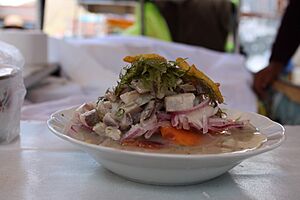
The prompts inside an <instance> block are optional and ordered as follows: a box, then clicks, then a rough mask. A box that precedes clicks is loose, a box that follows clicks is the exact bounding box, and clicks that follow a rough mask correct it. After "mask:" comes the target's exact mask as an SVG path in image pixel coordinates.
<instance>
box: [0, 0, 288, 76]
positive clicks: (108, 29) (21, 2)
mask: <svg viewBox="0 0 300 200" xmlns="http://www.w3.org/2000/svg"><path fill="white" fill-rule="evenodd" d="M233 3H234V4H235V5H236V6H237V9H239V12H240V13H239V17H238V24H239V28H238V37H239V40H240V41H239V45H240V48H241V51H242V52H243V53H244V54H245V55H247V62H246V66H247V67H248V69H249V70H250V71H252V72H257V71H258V70H260V69H262V68H263V67H264V66H266V65H267V63H268V58H269V56H270V49H271V46H272V42H273V40H274V37H275V35H276V32H277V29H278V25H279V23H280V19H281V16H282V14H283V12H284V10H285V7H286V5H287V3H288V1H287V0H262V1H260V0H241V1H238V0H236V1H233ZM237 4H239V5H237ZM136 5H137V2H135V1H105V0H104V1H101V0H100V1H97V0H64V1H60V0H50V1H45V5H43V7H44V19H43V30H44V32H45V33H47V34H48V35H49V36H52V37H57V38H72V37H74V38H77V37H80V38H87V37H88V38H91V37H101V36H105V35H110V34H121V33H122V32H124V31H125V30H126V29H128V28H129V27H130V26H131V25H133V24H134V22H135V20H136V19H135V14H134V11H135V7H136ZM40 9H42V8H41V2H40V1H39V0H1V1H0V27H1V28H4V26H5V22H6V23H16V24H18V25H20V26H22V27H23V28H24V29H40V28H41V22H40V17H41V16H40V14H39V13H40ZM230 39H232V38H228V40H229V44H228V49H229V50H230V48H232V47H230ZM228 49H227V50H228Z"/></svg>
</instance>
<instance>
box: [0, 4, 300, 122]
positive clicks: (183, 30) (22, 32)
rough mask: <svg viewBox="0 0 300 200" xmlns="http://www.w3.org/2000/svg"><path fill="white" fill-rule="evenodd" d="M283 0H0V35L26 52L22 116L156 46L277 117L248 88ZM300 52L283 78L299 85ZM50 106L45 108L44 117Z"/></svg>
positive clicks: (264, 57)
mask: <svg viewBox="0 0 300 200" xmlns="http://www.w3.org/2000/svg"><path fill="white" fill-rule="evenodd" d="M288 3H289V1H288V0H201V1H200V0H199V1H198V0H138V1H137V0H126V1H125V0H63V1H62V0H1V1H0V40H3V41H5V42H7V43H10V44H12V45H14V46H16V47H17V48H18V49H19V50H20V51H21V52H22V54H23V55H24V57H25V61H26V62H25V67H24V72H23V75H24V79H25V85H26V87H27V91H28V92H27V96H26V99H27V101H26V104H27V105H28V106H27V107H26V106H25V108H24V110H25V111H24V112H23V113H25V114H24V116H23V118H24V119H25V118H26V117H27V118H28V115H29V116H33V114H32V112H31V110H32V109H36V112H37V110H40V107H38V106H44V105H47V104H43V103H45V102H49V101H51V102H52V103H53V101H57V103H54V104H53V105H54V106H53V107H54V108H57V107H59V106H61V107H63V106H67V105H69V104H71V103H68V101H69V102H72V103H73V104H74V103H80V102H81V101H83V99H82V98H77V99H76V98H73V100H74V99H75V100H74V101H72V100H70V99H68V100H67V101H61V100H63V99H64V98H66V97H73V96H77V97H78V96H82V95H84V96H85V97H88V96H90V97H91V98H94V97H95V96H96V95H99V94H101V92H103V91H105V89H106V88H107V87H111V86H112V84H113V83H115V81H116V80H117V75H118V73H119V71H120V70H121V68H122V66H123V65H124V64H123V63H122V57H124V56H126V55H128V54H137V53H149V52H156V53H160V54H162V55H164V56H166V57H168V58H169V59H175V58H176V56H182V57H185V56H186V57H188V58H189V61H190V62H192V63H195V64H196V65H197V66H198V67H199V68H200V69H201V70H203V71H204V72H205V73H207V74H208V75H210V76H211V77H212V78H213V79H214V80H217V81H219V82H220V83H221V89H222V92H223V94H224V96H225V98H226V99H227V106H228V107H234V108H239V109H241V110H245V111H253V112H260V113H262V114H265V115H269V116H271V117H272V118H273V119H275V120H278V121H281V119H279V118H278V116H275V115H273V114H272V112H271V114H270V113H269V112H268V110H270V109H273V110H276V109H277V108H274V107H272V108H265V107H264V106H265V105H262V104H261V103H259V101H258V98H257V96H256V94H255V93H254V92H253V90H252V79H253V74H254V73H256V72H258V71H260V70H261V69H263V68H264V67H266V66H267V65H268V63H269V58H270V54H271V49H272V44H273V42H274V39H275V37H276V34H277V30H278V28H279V26H280V22H281V19H282V16H283V14H284V12H285V9H286V7H287V5H288ZM298 52H299V51H298ZM299 55H300V54H299V53H296V55H295V56H294V57H293V59H292V60H291V62H289V64H290V65H292V68H293V73H289V74H288V77H287V78H286V80H288V84H290V85H293V87H294V88H296V89H297V90H296V91H298V90H299V84H300V70H299V67H297V66H299V65H300V64H299V63H300V61H299V60H300V59H299V57H300V56H299ZM94 93H96V94H94ZM290 93H295V92H290ZM296 93H297V92H296ZM91 94H93V95H91ZM276 98H277V100H274V101H275V102H277V104H276V106H277V107H280V106H278V102H281V101H282V98H281V99H280V98H278V97H276ZM279 99H280V100H279ZM292 99H296V101H295V102H296V104H297V106H298V105H299V104H300V103H299V102H300V100H299V99H300V97H296V98H294V97H292ZM58 100H59V101H58ZM66 102H67V103H66ZM33 104H34V105H33ZM40 104H41V105H40ZM267 104H268V103H267ZM35 105H36V106H37V107H36V108H35V107H33V106H35ZM272 105H273V104H272ZM46 107H47V108H49V106H46ZM42 108H44V107H42ZM285 108H286V107H284V108H283V110H282V111H283V112H284V111H285ZM291 110H295V109H293V108H292V109H291ZM296 110H297V109H296ZM51 111H53V110H51V109H50V110H49V111H48V112H47V113H42V114H45V116H44V117H45V118H47V116H48V115H47V114H49V113H50V112H51ZM28 113H29V114H28ZM273 113H274V112H273ZM281 113H282V112H281ZM279 115H280V114H279ZM297 116H298V115H297ZM42 117H43V116H42ZM29 118H30V117H29ZM33 118H34V116H33ZM285 118H286V117H285ZM291 118H295V114H294V115H293V116H292V117H291ZM298 118H299V120H298V121H300V117H298ZM292 121H293V120H292ZM296 121H297V120H296ZM290 122H291V121H290ZM291 123H292V122H291Z"/></svg>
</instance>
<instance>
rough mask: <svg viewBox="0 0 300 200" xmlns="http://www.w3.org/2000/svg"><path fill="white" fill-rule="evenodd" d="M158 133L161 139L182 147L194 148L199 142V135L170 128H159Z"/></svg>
mask: <svg viewBox="0 0 300 200" xmlns="http://www.w3.org/2000/svg"><path fill="white" fill-rule="evenodd" d="M160 133H161V135H162V137H163V138H165V139H168V140H171V141H173V142H174V143H175V144H179V145H182V146H195V145H198V144H199V143H200V142H201V134H199V133H195V132H191V131H187V130H182V129H177V128H174V127H171V126H166V127H161V128H160Z"/></svg>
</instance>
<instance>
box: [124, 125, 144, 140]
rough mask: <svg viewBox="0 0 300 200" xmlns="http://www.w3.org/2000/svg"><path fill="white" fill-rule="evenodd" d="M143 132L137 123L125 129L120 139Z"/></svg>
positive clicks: (137, 135)
mask: <svg viewBox="0 0 300 200" xmlns="http://www.w3.org/2000/svg"><path fill="white" fill-rule="evenodd" d="M145 132H146V130H145V129H143V128H142V127H140V126H138V125H135V126H131V128H130V130H129V131H127V133H125V135H123V137H122V138H121V140H125V139H132V138H136V137H139V136H141V135H143V134H144V133H145Z"/></svg>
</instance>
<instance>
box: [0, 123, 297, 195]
mask: <svg viewBox="0 0 300 200" xmlns="http://www.w3.org/2000/svg"><path fill="white" fill-rule="evenodd" d="M299 132H300V126H294V127H292V126H287V127H286V134H287V140H286V141H285V143H284V144H283V145H282V146H281V147H279V148H278V149H275V150H273V151H271V152H268V153H265V154H262V155H259V156H256V157H253V158H251V159H248V160H246V161H244V162H242V163H241V164H240V165H238V166H237V167H235V168H234V169H232V170H230V171H229V173H226V174H224V175H222V176H220V177H218V178H216V179H214V180H211V181H208V182H204V183H202V184H197V185H191V186H180V187H179V186H177V187H167V186H153V185H144V184H139V183H135V182H131V181H128V180H126V179H124V178H122V177H119V176H117V175H115V174H112V173H111V172H109V171H107V170H105V169H104V168H103V167H101V165H99V164H97V163H96V162H95V161H94V160H93V159H92V158H91V157H90V156H89V155H87V154H86V153H84V152H81V151H79V150H78V149H77V148H75V147H73V146H72V145H71V144H69V143H67V142H65V141H63V140H61V139H59V138H57V137H56V136H54V135H53V134H51V133H50V131H49V130H48V129H47V127H46V124H45V123H43V122H35V121H31V122H24V121H23V122H22V123H21V135H20V138H19V139H17V140H15V141H14V142H13V143H11V144H7V145H0V162H1V164H0V199H3V200H14V199H18V200H19V199H24V200H27V199H28V200H35V199H36V200H44V199H57V200H64V199H66V200H69V199H74V200H75V199H85V200H89V199H105V200H115V199H122V200H127V199H129V200H137V199H143V200H148V199H149V200H150V199H151V200H152V199H155V200H163V199H164V200H166V199H172V200H176V199H180V200H182V199H230V200H235V199H237V200H241V199H243V200H247V199H260V200H261V199H272V200H274V199H279V200H282V199H289V200H294V199H295V200H298V199H300V193H299V185H300V170H299V169H300V167H299V166H300V159H299V158H300V154H299V152H300V145H299V144H300V137H299V135H298V134H299Z"/></svg>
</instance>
